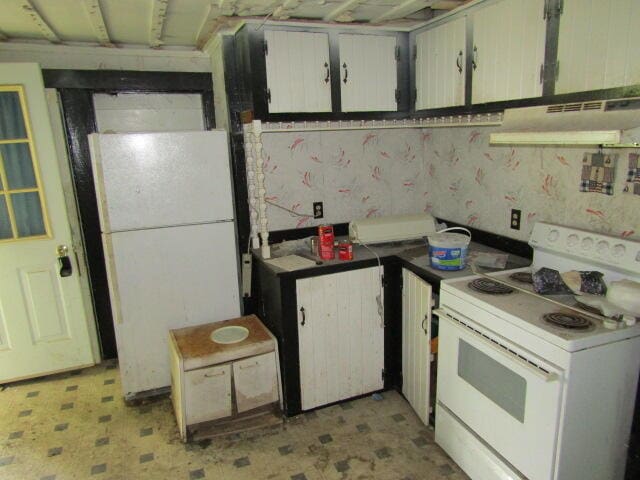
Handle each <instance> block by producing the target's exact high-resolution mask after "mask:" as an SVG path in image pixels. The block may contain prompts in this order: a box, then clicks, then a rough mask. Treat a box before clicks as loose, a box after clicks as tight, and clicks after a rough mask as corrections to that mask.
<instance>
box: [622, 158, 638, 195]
mask: <svg viewBox="0 0 640 480" xmlns="http://www.w3.org/2000/svg"><path fill="white" fill-rule="evenodd" d="M624 191H625V192H627V193H632V194H634V195H640V155H639V154H637V153H630V154H629V170H628V172H627V184H626V185H625V187H624Z"/></svg>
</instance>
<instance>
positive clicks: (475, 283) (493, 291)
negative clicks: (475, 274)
mask: <svg viewBox="0 0 640 480" xmlns="http://www.w3.org/2000/svg"><path fill="white" fill-rule="evenodd" d="M469 287H471V288H472V289H473V290H475V291H477V292H481V293H488V294H490V295H506V294H508V293H512V292H513V288H509V287H507V286H506V285H502V284H501V283H498V282H494V281H493V280H489V279H487V278H476V279H475V280H472V281H471V282H469Z"/></svg>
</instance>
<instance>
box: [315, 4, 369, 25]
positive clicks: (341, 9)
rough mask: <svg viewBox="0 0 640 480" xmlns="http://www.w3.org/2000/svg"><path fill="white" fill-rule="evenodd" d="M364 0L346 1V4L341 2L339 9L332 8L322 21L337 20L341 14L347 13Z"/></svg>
mask: <svg viewBox="0 0 640 480" xmlns="http://www.w3.org/2000/svg"><path fill="white" fill-rule="evenodd" d="M363 1H364V0H347V1H346V2H342V3H341V4H340V6H339V7H337V8H334V9H333V10H331V11H330V12H329V13H327V14H326V15H325V16H324V18H323V20H324V21H325V22H331V21H333V20H335V19H336V18H338V17H339V16H340V15H342V14H343V13H346V12H349V11H351V10H353V9H354V8H356V7H357V6H358V5H360V4H361V3H362V2H363Z"/></svg>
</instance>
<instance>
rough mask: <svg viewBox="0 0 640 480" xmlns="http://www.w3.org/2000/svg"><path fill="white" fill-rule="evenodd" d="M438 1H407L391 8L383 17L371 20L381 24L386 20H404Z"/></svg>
mask: <svg viewBox="0 0 640 480" xmlns="http://www.w3.org/2000/svg"><path fill="white" fill-rule="evenodd" d="M436 1H437V0H405V1H404V2H402V3H400V4H399V5H396V6H395V7H393V8H390V9H389V10H387V11H386V12H385V13H383V14H382V15H379V16H378V17H376V18H373V19H371V23H380V22H384V21H385V20H395V19H396V18H402V17H405V16H407V15H410V14H412V13H415V12H417V11H419V10H422V9H424V8H427V7H430V6H431V5H433V4H434V3H436Z"/></svg>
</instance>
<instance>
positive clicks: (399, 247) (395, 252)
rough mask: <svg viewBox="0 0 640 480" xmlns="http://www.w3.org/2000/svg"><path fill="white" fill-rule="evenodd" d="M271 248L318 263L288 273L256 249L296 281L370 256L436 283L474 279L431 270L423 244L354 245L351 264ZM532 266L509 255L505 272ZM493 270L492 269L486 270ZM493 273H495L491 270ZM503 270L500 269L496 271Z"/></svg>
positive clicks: (365, 262) (361, 263) (477, 247)
mask: <svg viewBox="0 0 640 480" xmlns="http://www.w3.org/2000/svg"><path fill="white" fill-rule="evenodd" d="M345 238H346V237H336V240H342V239H345ZM274 246H275V245H272V257H273V258H275V257H278V256H284V255H299V256H301V257H304V258H307V259H310V260H314V261H317V262H321V263H320V264H318V265H315V266H313V267H310V268H303V269H300V270H293V271H287V270H284V269H281V268H279V267H276V266H274V265H270V264H269V263H267V262H265V261H264V259H263V258H262V255H261V254H260V250H259V249H255V250H253V254H254V256H255V257H256V258H257V259H258V260H259V261H261V262H262V263H263V264H264V265H265V266H266V268H268V269H269V270H271V271H272V272H273V273H275V274H276V275H278V276H284V275H287V276H288V275H291V276H296V277H308V276H314V275H324V274H327V273H333V272H335V271H342V270H348V269H352V268H360V267H365V266H370V265H372V264H376V263H377V260H376V257H375V255H374V253H373V252H375V253H376V254H377V255H378V256H379V257H380V260H387V259H389V258H391V257H397V258H398V259H399V260H400V261H401V262H402V263H403V264H404V265H406V266H408V267H409V268H411V269H412V270H414V271H417V273H421V274H422V275H423V276H425V277H428V278H431V279H435V280H447V279H450V278H457V277H464V276H467V275H473V272H471V269H470V268H469V266H467V267H465V268H464V269H463V270H438V269H435V268H432V267H431V266H430V262H429V255H428V252H427V245H426V242H425V241H424V240H407V241H402V242H390V243H384V244H376V245H371V246H369V247H368V248H367V247H364V246H362V245H356V244H354V245H353V260H340V259H338V253H337V251H336V258H335V259H334V260H320V259H319V258H318V257H316V256H314V255H313V254H311V252H309V249H308V248H307V247H306V246H305V247H300V248H298V249H293V250H288V251H286V252H282V253H280V252H274ZM469 252H470V254H472V253H473V252H489V253H506V252H503V251H501V250H498V249H496V248H492V247H488V246H486V245H483V244H480V243H477V242H473V241H472V242H471V244H470V245H469ZM530 264H531V260H530V259H527V258H524V257H519V256H517V255H513V254H509V258H508V260H507V265H506V267H505V268H504V270H509V269H513V268H520V267H526V266H528V265H530ZM487 270H492V269H487ZM493 270H496V269H493ZM497 270H502V269H497Z"/></svg>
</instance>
